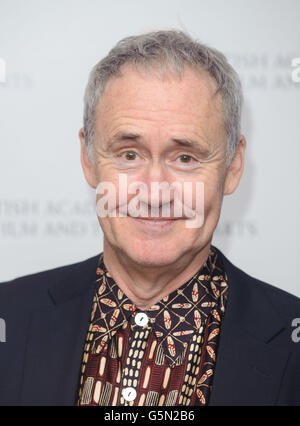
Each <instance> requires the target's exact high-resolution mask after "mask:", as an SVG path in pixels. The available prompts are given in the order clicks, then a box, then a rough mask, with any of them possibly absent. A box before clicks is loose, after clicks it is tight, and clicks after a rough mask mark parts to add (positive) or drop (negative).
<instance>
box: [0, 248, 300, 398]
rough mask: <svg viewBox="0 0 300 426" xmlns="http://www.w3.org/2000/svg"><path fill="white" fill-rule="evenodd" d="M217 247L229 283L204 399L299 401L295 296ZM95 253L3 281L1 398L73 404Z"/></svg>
mask: <svg viewBox="0 0 300 426" xmlns="http://www.w3.org/2000/svg"><path fill="white" fill-rule="evenodd" d="M220 254H221V256H222V259H223V262H224V267H225V270H226V272H227V275H228V280H229V289H228V302H227V309H226V312H225V317H224V321H223V324H222V329H221V335H220V342H219V348H218V353H217V362H216V370H215V377H214V380H213V388H212V393H211V397H210V400H209V404H210V405H300V342H299V343H295V342H294V341H293V339H292V337H291V335H292V331H293V328H292V326H291V322H292V320H293V319H294V318H300V299H299V298H297V297H295V296H292V295H290V294H289V293H286V292H284V291H282V290H280V289H277V288H275V287H273V286H271V285H269V284H266V283H263V282H261V281H258V280H256V279H255V278H252V277H250V276H249V275H247V274H246V273H244V272H243V271H241V270H240V269H238V268H237V267H235V266H234V265H233V264H232V263H230V262H229V260H228V259H227V258H226V257H225V256H224V255H223V254H222V253H221V252H220ZM97 260H98V255H97V256H95V257H92V258H89V259H87V260H84V261H83V262H79V263H75V264H72V265H67V266H63V267H59V268H55V269H52V270H48V271H43V272H40V273H36V274H32V275H28V276H24V277H21V278H17V279H14V280H11V281H9V282H5V283H2V284H0V318H2V319H4V320H5V322H6V342H5V343H3V342H2V343H0V405H74V404H75V401H76V397H77V387H78V380H79V374H80V367H81V358H82V353H83V347H84V343H85V338H86V333H87V329H88V325H89V319H90V312H91V306H92V299H93V289H94V285H93V282H94V280H95V270H96V264H97ZM299 334H300V333H299Z"/></svg>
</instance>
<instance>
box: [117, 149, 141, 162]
mask: <svg viewBox="0 0 300 426" xmlns="http://www.w3.org/2000/svg"><path fill="white" fill-rule="evenodd" d="M120 157H122V158H124V159H125V160H128V161H133V160H136V159H137V157H138V154H137V153H136V152H135V151H125V152H123V153H122V154H121V155H120Z"/></svg>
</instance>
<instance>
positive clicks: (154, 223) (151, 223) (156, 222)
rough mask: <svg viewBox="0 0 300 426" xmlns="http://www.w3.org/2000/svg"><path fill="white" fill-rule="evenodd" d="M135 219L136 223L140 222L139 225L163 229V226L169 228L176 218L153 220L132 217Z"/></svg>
mask: <svg viewBox="0 0 300 426" xmlns="http://www.w3.org/2000/svg"><path fill="white" fill-rule="evenodd" d="M133 219H134V220H136V221H137V223H140V224H141V225H144V226H148V227H149V228H152V229H153V228H154V229H164V228H170V227H171V226H172V225H174V224H175V222H177V221H176V219H171V220H170V219H166V220H155V219H141V218H138V217H135V218H133Z"/></svg>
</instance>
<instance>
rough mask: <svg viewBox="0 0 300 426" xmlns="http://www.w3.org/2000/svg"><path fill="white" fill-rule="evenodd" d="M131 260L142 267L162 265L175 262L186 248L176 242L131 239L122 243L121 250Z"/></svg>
mask: <svg viewBox="0 0 300 426" xmlns="http://www.w3.org/2000/svg"><path fill="white" fill-rule="evenodd" d="M122 251H123V252H124V253H125V254H126V256H127V257H129V258H130V259H131V260H132V261H133V262H135V263H137V264H138V265H141V266H144V267H147V266H148V267H154V266H157V267H162V266H168V265H171V264H173V263H175V262H176V261H177V260H178V259H180V257H181V256H182V255H183V254H184V253H185V251H186V249H185V247H183V246H182V245H180V244H178V240H177V242H175V241H174V242H173V243H172V241H169V242H167V243H166V242H159V241H149V240H148V241H144V242H143V243H142V244H141V242H140V241H133V240H131V241H130V243H129V244H128V243H127V244H126V245H123V250H122Z"/></svg>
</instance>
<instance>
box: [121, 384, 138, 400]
mask: <svg viewBox="0 0 300 426" xmlns="http://www.w3.org/2000/svg"><path fill="white" fill-rule="evenodd" d="M122 395H123V398H124V399H125V400H126V401H133V400H134V399H135V398H136V390H135V389H134V388H131V387H129V388H125V389H123V391H122Z"/></svg>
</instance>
